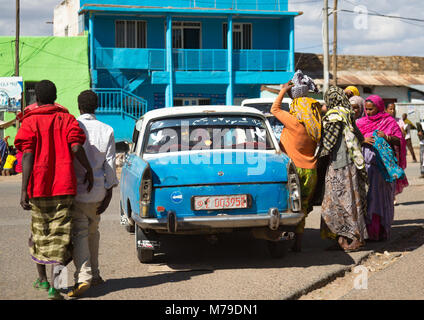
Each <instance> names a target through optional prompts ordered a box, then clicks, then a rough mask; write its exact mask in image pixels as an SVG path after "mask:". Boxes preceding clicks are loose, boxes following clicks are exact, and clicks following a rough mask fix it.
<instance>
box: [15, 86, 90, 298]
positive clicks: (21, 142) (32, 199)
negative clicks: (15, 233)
mask: <svg viewBox="0 0 424 320" xmlns="http://www.w3.org/2000/svg"><path fill="white" fill-rule="evenodd" d="M35 95H36V99H37V105H38V107H37V108H36V109H34V110H32V111H31V112H28V113H26V114H25V116H24V117H23V120H22V126H21V128H20V129H19V131H18V133H17V135H16V138H15V146H16V148H17V149H18V150H20V151H21V152H22V153H23V157H22V170H23V173H22V190H21V201H20V204H21V206H22V208H23V209H24V210H32V220H31V237H30V240H29V246H30V254H31V258H32V260H33V261H34V262H35V263H36V265H37V271H38V278H37V279H36V281H35V282H34V283H33V286H34V288H36V289H41V290H46V291H48V298H49V299H63V296H62V295H61V294H60V293H59V291H58V290H57V289H58V288H57V282H58V281H57V279H58V276H59V274H60V269H61V268H62V267H63V266H66V265H67V264H68V263H69V262H70V260H71V258H72V252H71V249H70V246H71V215H70V208H71V206H72V202H73V198H74V196H75V194H76V178H75V172H74V168H73V163H72V158H73V157H74V156H75V157H76V158H77V159H78V160H79V161H80V162H81V164H82V166H83V167H84V169H85V179H86V180H87V185H86V188H87V189H88V190H91V188H92V184H93V172H92V170H91V167H90V164H89V162H88V159H87V157H86V155H85V152H84V149H83V148H82V144H83V143H84V141H85V135H84V132H83V131H82V129H81V128H80V127H79V125H78V122H77V121H76V119H75V117H74V116H72V115H71V114H69V112H68V111H67V109H65V108H64V107H62V106H60V105H58V104H56V103H55V100H56V86H55V85H54V83H53V82H51V81H49V80H43V81H40V82H39V83H37V84H36V86H35ZM46 265H51V266H52V276H51V281H52V284H51V285H50V283H49V282H48V280H47V274H46Z"/></svg>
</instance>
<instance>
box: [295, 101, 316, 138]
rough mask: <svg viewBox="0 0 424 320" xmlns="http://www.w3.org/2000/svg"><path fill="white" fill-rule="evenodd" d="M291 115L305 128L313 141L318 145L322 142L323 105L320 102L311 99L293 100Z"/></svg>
mask: <svg viewBox="0 0 424 320" xmlns="http://www.w3.org/2000/svg"><path fill="white" fill-rule="evenodd" d="M290 114H292V115H294V116H295V117H296V118H297V120H298V121H299V122H300V123H302V124H303V125H304V126H305V129H306V132H307V133H308V136H310V137H311V138H312V140H314V141H315V142H316V143H318V142H319V141H320V140H321V105H320V103H319V102H318V101H316V100H315V99H312V98H309V97H302V98H296V99H293V101H292V103H291V104H290Z"/></svg>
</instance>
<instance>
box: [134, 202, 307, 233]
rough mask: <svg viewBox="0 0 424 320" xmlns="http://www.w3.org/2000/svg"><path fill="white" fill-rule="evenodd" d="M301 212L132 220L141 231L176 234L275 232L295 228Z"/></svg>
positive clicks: (274, 209) (168, 216)
mask: <svg viewBox="0 0 424 320" xmlns="http://www.w3.org/2000/svg"><path fill="white" fill-rule="evenodd" d="M303 216H304V215H303V213H301V212H281V213H280V212H279V211H278V209H276V208H271V209H269V211H268V214H249V215H217V216H200V217H184V218H178V217H176V214H175V213H174V212H172V211H170V212H168V214H167V217H166V218H162V219H155V218H141V217H140V216H138V215H134V216H133V219H134V221H135V222H136V223H137V225H138V226H139V227H140V228H142V229H153V230H162V231H168V232H170V233H176V232H178V231H183V230H184V231H187V230H202V229H214V228H216V229H226V228H252V227H267V226H268V227H269V228H270V229H271V230H277V229H278V228H279V227H280V226H296V225H297V224H298V223H299V222H300V221H301V220H302V218H303Z"/></svg>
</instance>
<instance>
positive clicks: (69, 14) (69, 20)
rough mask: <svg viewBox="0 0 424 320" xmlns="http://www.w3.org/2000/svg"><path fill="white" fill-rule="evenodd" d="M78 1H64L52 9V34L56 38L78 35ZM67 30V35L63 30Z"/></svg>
mask: <svg viewBox="0 0 424 320" xmlns="http://www.w3.org/2000/svg"><path fill="white" fill-rule="evenodd" d="M79 8H80V1H79V0H64V1H62V2H61V3H60V4H59V5H57V6H56V8H55V9H54V16H53V34H54V36H57V37H64V36H69V37H73V36H77V35H78V31H79V30H78V29H79V28H78V10H79ZM66 28H68V34H66V32H65V29H66Z"/></svg>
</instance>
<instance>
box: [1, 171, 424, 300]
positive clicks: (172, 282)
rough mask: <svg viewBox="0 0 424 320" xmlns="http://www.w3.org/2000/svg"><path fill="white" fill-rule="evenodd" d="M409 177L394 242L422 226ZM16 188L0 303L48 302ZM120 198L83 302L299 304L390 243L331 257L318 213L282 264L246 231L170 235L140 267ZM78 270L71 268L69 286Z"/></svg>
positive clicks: (11, 182)
mask: <svg viewBox="0 0 424 320" xmlns="http://www.w3.org/2000/svg"><path fill="white" fill-rule="evenodd" d="M408 177H409V179H410V182H411V186H410V187H408V188H407V189H405V191H404V192H403V193H402V194H401V195H400V196H399V199H398V201H399V202H400V203H401V204H400V205H399V206H397V207H396V210H395V222H394V225H393V241H396V237H400V236H403V237H404V236H407V235H408V234H411V233H412V232H414V231H415V230H417V228H421V227H422V225H423V222H424V218H423V216H422V211H423V209H424V192H423V191H424V179H419V178H418V165H417V164H410V167H409V168H408ZM19 190H20V178H19V177H0V243H1V246H0V270H1V272H0V299H3V300H4V299H45V298H46V294H45V293H42V292H38V291H36V290H34V289H33V288H32V287H31V284H32V282H33V281H34V280H35V278H36V276H37V273H36V269H35V264H34V263H33V262H32V261H31V259H30V256H29V251H28V248H27V240H28V237H29V233H30V229H29V225H30V213H29V212H24V211H23V210H22V209H21V208H20V206H19ZM118 195H119V192H118V190H116V191H115V192H114V197H113V200H112V203H111V206H110V207H109V208H108V210H107V211H106V212H105V213H104V214H103V216H102V221H101V224H100V232H101V243H100V257H99V260H100V269H101V275H102V277H103V278H104V279H105V280H106V283H105V284H103V285H101V286H98V287H95V288H91V289H90V290H89V291H88V292H87V295H86V297H85V298H84V299H119V300H127V299H137V300H138V299H140V300H150V299H164V300H170V299H172V300H174V299H177V300H179V299H187V300H191V299H196V300H205V299H211V300H231V299H235V300H238V299H246V300H250V299H252V300H255V299H267V300H268V299H269V300H278V299H288V298H296V297H298V296H299V295H301V294H302V293H304V292H306V291H308V290H309V289H311V288H314V287H317V286H319V285H320V284H322V283H325V281H327V280H328V279H330V278H332V277H334V276H335V275H337V274H338V273H340V272H342V271H343V270H347V269H350V268H351V267H353V266H354V265H356V264H358V263H360V261H361V260H362V259H363V258H364V257H366V256H367V255H369V254H370V253H372V252H373V250H376V249H377V248H380V247H381V246H384V245H386V244H385V243H370V244H368V245H367V247H366V248H365V249H364V250H363V251H360V252H354V253H349V254H347V253H344V252H339V251H337V252H335V251H326V250H325V249H326V248H327V247H328V246H329V245H330V244H331V243H330V242H327V241H324V240H321V239H320V236H319V225H320V209H319V207H317V208H315V210H314V211H313V212H312V213H311V214H310V216H309V217H308V219H307V223H306V230H305V241H304V250H303V252H301V253H296V254H295V253H289V254H288V255H287V256H286V257H285V258H283V259H277V260H275V259H272V258H270V257H269V255H268V251H267V250H266V246H265V243H264V242H263V241H261V240H256V239H253V238H252V237H250V236H249V235H247V234H243V233H241V234H227V235H224V236H222V237H220V239H219V241H218V243H216V244H211V243H209V242H208V241H207V240H206V239H205V238H204V237H195V236H190V237H173V238H170V241H169V242H168V243H167V245H165V247H164V252H165V253H164V254H162V255H160V256H158V257H157V259H156V260H155V263H153V264H141V263H140V262H139V261H138V259H137V257H136V253H135V241H134V235H133V234H129V233H127V231H126V230H125V229H124V228H123V227H122V226H120V224H119V210H118V209H119V199H118ZM421 252H422V250H421ZM417 261H418V260H417ZM421 261H422V259H421ZM412 263H413V262H412ZM74 270H75V269H74V266H73V264H72V263H71V264H70V265H69V266H68V270H67V271H68V276H67V278H66V279H67V281H68V285H69V286H72V285H73V272H74ZM416 271H420V270H416ZM421 283H422V281H421ZM411 285H413V283H412V284H411ZM406 295H407V293H406ZM355 298H363V296H361V297H355Z"/></svg>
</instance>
